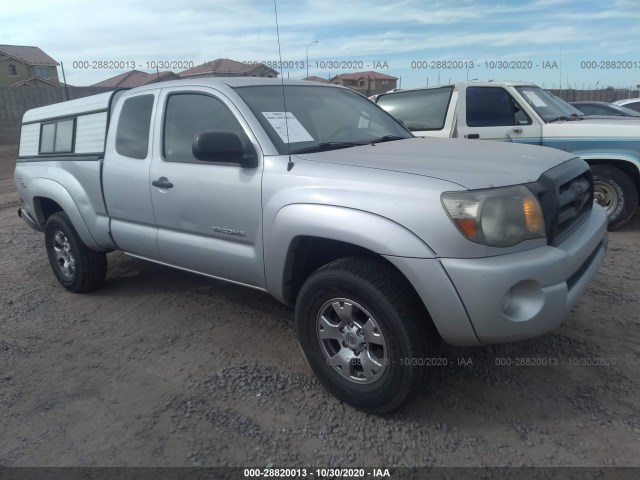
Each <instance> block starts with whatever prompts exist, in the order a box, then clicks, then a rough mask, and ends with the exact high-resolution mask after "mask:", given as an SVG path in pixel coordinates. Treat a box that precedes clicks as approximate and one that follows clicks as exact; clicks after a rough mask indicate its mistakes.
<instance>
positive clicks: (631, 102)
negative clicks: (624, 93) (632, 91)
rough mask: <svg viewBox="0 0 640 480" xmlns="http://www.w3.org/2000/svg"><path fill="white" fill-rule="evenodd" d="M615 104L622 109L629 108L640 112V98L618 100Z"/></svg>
mask: <svg viewBox="0 0 640 480" xmlns="http://www.w3.org/2000/svg"><path fill="white" fill-rule="evenodd" d="M613 103H615V104H616V105H620V106H621V107H625V108H629V109H631V110H633V111H635V112H640V98H625V99H624V100H617V101H615V102H613Z"/></svg>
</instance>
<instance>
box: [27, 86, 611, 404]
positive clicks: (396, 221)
mask: <svg viewBox="0 0 640 480" xmlns="http://www.w3.org/2000/svg"><path fill="white" fill-rule="evenodd" d="M283 92H284V93H285V94H286V105H287V109H288V112H284V111H283V110H282V109H283V104H284V103H285V102H283ZM15 181H16V187H17V191H18V194H19V196H20V198H21V199H22V200H23V202H24V204H23V205H22V206H21V207H20V208H19V210H18V213H19V215H20V216H21V217H22V218H23V219H24V220H25V222H26V223H27V224H28V225H29V226H31V227H32V228H34V229H35V230H37V231H41V232H44V240H45V242H44V245H45V248H46V252H47V255H48V258H49V262H50V264H51V267H52V269H53V272H54V274H55V276H56V278H57V279H58V281H59V282H60V283H61V284H62V286H63V287H65V288H66V289H68V290H70V291H72V292H86V291H89V290H91V289H94V288H96V287H98V286H99V285H100V284H101V283H102V282H103V280H104V278H105V275H106V271H107V261H106V253H107V252H109V251H112V250H121V251H123V252H125V253H126V254H128V255H131V256H134V257H137V258H141V259H144V260H149V261H152V262H156V263H160V264H162V265H167V266H171V267H175V268H179V269H182V270H187V271H190V272H194V273H199V274H202V275H206V276H208V277H213V278H218V279H222V280H226V281H229V282H232V283H237V284H240V285H244V286H247V287H250V288H253V289H256V290H260V291H264V292H268V293H270V294H271V295H273V296H274V297H275V298H276V299H278V300H279V301H281V302H283V303H285V304H288V305H292V306H294V305H295V322H296V330H297V335H298V340H299V342H300V345H301V347H302V351H303V353H304V355H305V356H306V358H307V360H308V362H309V365H310V366H311V369H312V370H313V372H315V374H316V375H317V376H318V378H319V379H320V381H321V382H322V383H323V384H324V385H325V387H326V388H327V389H328V390H329V391H330V392H332V393H333V394H335V395H336V396H337V397H338V398H340V399H342V400H343V401H345V402H348V403H350V404H352V405H355V406H357V407H359V408H361V409H364V410H367V411H370V412H376V413H381V412H387V411H391V410H393V409H395V408H397V407H399V406H400V405H401V404H402V403H403V402H404V401H405V399H406V398H408V397H409V396H410V394H411V393H412V392H413V391H415V390H416V389H418V388H421V387H422V385H423V380H424V375H425V372H426V371H427V370H426V367H427V366H429V365H439V364H440V363H438V359H437V358H438V357H437V355H438V353H437V344H438V342H439V340H440V339H443V340H444V341H446V342H448V343H450V344H454V345H460V346H464V345H482V344H490V343H499V342H510V341H514V340H521V339H525V338H530V337H535V336H537V335H541V334H543V333H545V332H547V331H549V330H552V329H554V328H556V327H558V325H559V324H560V323H561V322H562V320H563V318H564V317H565V316H566V315H567V313H568V312H569V311H570V310H571V308H572V306H573V305H575V303H576V302H577V301H578V299H579V298H580V296H581V295H582V294H583V293H584V292H585V290H586V289H587V287H588V286H589V284H590V282H591V280H592V279H593V277H594V275H595V274H596V272H597V270H598V268H599V267H600V265H601V264H602V261H603V259H604V255H605V251H606V247H607V231H606V214H605V212H604V210H603V209H602V208H601V207H600V206H599V205H594V202H593V197H594V188H593V179H592V175H591V171H590V170H589V166H588V165H587V164H586V163H585V162H584V161H583V160H581V159H580V158H577V157H576V155H575V154H572V153H566V152H563V151H561V150H557V149H550V148H540V147H532V146H526V145H508V144H499V143H494V142H486V143H482V144H478V143H475V144H471V143H468V142H465V141H459V140H450V139H424V138H414V137H413V135H412V134H411V133H410V132H409V131H408V130H407V129H405V128H404V127H403V126H402V125H401V124H400V123H399V122H398V121H397V120H395V119H394V118H393V117H392V116H391V115H389V114H387V113H386V112H385V111H384V110H382V109H381V108H379V107H378V106H376V105H375V104H373V103H372V102H370V101H369V100H367V99H366V98H364V97H363V96H361V95H360V94H358V93H355V92H353V91H351V90H349V89H346V88H343V87H338V86H335V85H324V84H315V83H311V82H305V81H284V84H283V83H282V81H281V80H277V79H264V78H250V77H247V78H232V79H223V78H217V79H198V80H181V81H172V82H163V83H156V84H151V85H147V86H143V87H138V88H134V89H131V90H126V91H119V92H115V93H113V92H111V93H104V94H100V95H95V96H91V97H85V98H82V99H77V100H71V101H68V102H62V103H58V104H55V105H50V106H46V107H40V108H35V109H33V110H29V111H28V112H26V113H25V115H24V118H23V122H22V133H21V139H20V150H19V157H18V160H17V164H16V170H15ZM69 308H73V305H70V307H69ZM95 321H100V319H99V315H96V318H95ZM238 331H239V332H240V334H241V332H242V328H239V329H238ZM265 340H266V341H268V339H265ZM292 353H293V352H292Z"/></svg>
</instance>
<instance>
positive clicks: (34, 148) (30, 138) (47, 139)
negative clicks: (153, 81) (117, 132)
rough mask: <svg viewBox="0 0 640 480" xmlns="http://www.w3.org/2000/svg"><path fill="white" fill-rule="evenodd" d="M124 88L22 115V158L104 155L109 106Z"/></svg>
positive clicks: (20, 154)
mask: <svg viewBox="0 0 640 480" xmlns="http://www.w3.org/2000/svg"><path fill="white" fill-rule="evenodd" d="M122 92H123V90H116V91H113V92H106V93H101V94H98V95H91V96H88V97H83V98H78V99H76V100H70V101H67V102H61V103H54V104H53V105H47V106H46V107H39V108H34V109H32V110H29V111H27V112H26V113H25V114H24V116H23V117H22V127H21V132H20V149H19V150H18V156H19V158H21V159H29V158H41V157H54V156H55V157H59V156H72V157H79V156H83V155H102V154H104V144H105V140H106V135H107V124H108V122H109V110H110V107H111V105H112V104H113V103H114V100H115V98H117V97H118V96H119V95H118V94H120V93H122Z"/></svg>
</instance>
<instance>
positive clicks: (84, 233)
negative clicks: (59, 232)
mask: <svg viewBox="0 0 640 480" xmlns="http://www.w3.org/2000/svg"><path fill="white" fill-rule="evenodd" d="M28 189H29V195H30V196H31V200H32V204H33V208H34V212H33V213H34V214H35V217H36V220H37V222H38V224H39V225H40V226H42V227H43V228H44V225H45V223H46V219H45V218H44V214H43V212H42V211H41V210H40V209H39V208H37V206H36V205H35V198H36V197H42V198H48V199H50V200H53V201H54V202H56V203H57V204H58V205H60V207H61V208H62V210H64V213H66V214H67V216H68V217H69V220H71V223H72V224H73V227H74V228H75V229H76V231H77V232H78V235H79V236H80V239H81V240H82V241H83V242H84V244H85V245H86V246H87V247H89V248H91V249H92V250H98V251H102V250H104V249H103V248H102V247H100V246H99V245H98V244H97V243H96V241H95V240H94V238H93V237H92V236H91V233H90V232H89V229H88V228H87V225H86V223H85V222H84V219H83V218H82V215H81V214H80V210H79V209H78V206H77V205H76V203H75V201H74V200H73V197H71V194H70V193H69V192H68V191H67V190H66V189H65V188H64V187H63V186H62V185H61V184H59V183H58V182H56V181H54V180H50V179H47V178H36V179H34V180H32V181H31V182H29V186H28Z"/></svg>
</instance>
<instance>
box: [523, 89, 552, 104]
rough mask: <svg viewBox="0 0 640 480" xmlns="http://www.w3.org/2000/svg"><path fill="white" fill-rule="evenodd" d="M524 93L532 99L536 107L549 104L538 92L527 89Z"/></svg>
mask: <svg viewBox="0 0 640 480" xmlns="http://www.w3.org/2000/svg"><path fill="white" fill-rule="evenodd" d="M524 94H525V95H526V96H527V98H528V99H529V100H531V103H533V106H534V107H546V106H547V104H546V103H544V100H542V99H541V98H540V97H539V96H538V94H537V93H536V92H531V91H529V90H525V91H524Z"/></svg>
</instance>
